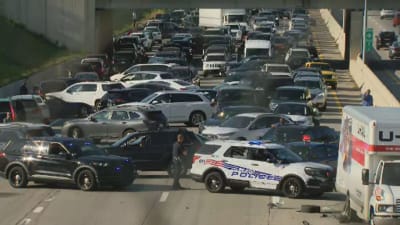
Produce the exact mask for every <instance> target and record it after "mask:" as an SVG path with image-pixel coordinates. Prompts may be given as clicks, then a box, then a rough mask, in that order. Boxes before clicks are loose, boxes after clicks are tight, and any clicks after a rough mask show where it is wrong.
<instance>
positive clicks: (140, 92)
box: [100, 88, 153, 109]
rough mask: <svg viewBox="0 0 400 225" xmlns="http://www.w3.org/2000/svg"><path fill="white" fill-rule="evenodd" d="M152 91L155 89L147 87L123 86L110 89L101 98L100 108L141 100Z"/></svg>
mask: <svg viewBox="0 0 400 225" xmlns="http://www.w3.org/2000/svg"><path fill="white" fill-rule="evenodd" d="M152 93H153V91H151V90H150V89H146V88H123V89H114V90H109V91H107V93H106V94H104V95H103V97H102V98H101V99H100V109H104V108H107V107H109V106H114V105H120V104H124V103H129V102H140V101H141V100H142V99H144V98H145V97H147V96H148V95H150V94H152Z"/></svg>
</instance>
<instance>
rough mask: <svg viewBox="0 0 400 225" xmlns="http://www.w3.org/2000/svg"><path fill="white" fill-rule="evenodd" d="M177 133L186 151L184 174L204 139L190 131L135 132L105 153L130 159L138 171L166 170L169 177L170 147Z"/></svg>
mask: <svg viewBox="0 0 400 225" xmlns="http://www.w3.org/2000/svg"><path fill="white" fill-rule="evenodd" d="M178 133H182V134H183V135H184V145H186V147H187V149H188V152H189V154H188V156H187V157H186V158H187V159H188V160H187V161H186V162H185V163H184V168H185V169H184V170H182V173H186V170H187V169H189V168H190V167H191V165H192V161H191V160H192V157H191V156H193V155H194V152H195V151H196V150H197V149H198V148H200V146H201V145H202V143H204V139H202V138H201V136H198V135H196V134H194V133H193V132H191V131H187V130H185V129H178V128H168V129H163V130H159V131H148V132H136V133H131V134H128V135H127V136H125V137H123V138H122V139H120V140H118V141H117V142H115V143H114V144H112V145H111V147H106V151H107V152H108V153H110V154H113V155H119V156H125V157H131V158H132V159H133V161H134V163H135V166H136V168H137V169H138V170H142V171H161V170H167V172H168V174H169V175H172V174H173V170H174V168H173V166H172V163H171V160H172V146H173V144H174V143H175V141H176V137H177V135H178Z"/></svg>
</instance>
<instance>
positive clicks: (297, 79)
mask: <svg viewBox="0 0 400 225" xmlns="http://www.w3.org/2000/svg"><path fill="white" fill-rule="evenodd" d="M294 81H321V78H320V77H319V76H310V77H308V76H300V77H298V78H295V79H294Z"/></svg>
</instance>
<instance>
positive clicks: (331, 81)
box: [305, 62, 337, 90]
mask: <svg viewBox="0 0 400 225" xmlns="http://www.w3.org/2000/svg"><path fill="white" fill-rule="evenodd" d="M305 67H306V68H319V69H321V73H322V76H323V79H324V82H325V84H326V85H329V86H331V87H332V89H335V90H336V87H337V76H336V72H335V69H334V68H332V66H331V65H330V64H329V63H326V62H307V63H306V64H305Z"/></svg>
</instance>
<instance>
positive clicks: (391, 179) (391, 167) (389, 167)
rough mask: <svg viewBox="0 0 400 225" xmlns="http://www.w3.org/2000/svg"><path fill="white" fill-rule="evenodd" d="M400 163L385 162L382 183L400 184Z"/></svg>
mask: <svg viewBox="0 0 400 225" xmlns="http://www.w3.org/2000/svg"><path fill="white" fill-rule="evenodd" d="M399 174H400V163H385V167H384V169H383V173H382V184H385V185H390V186H400V179H398V176H399Z"/></svg>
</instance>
